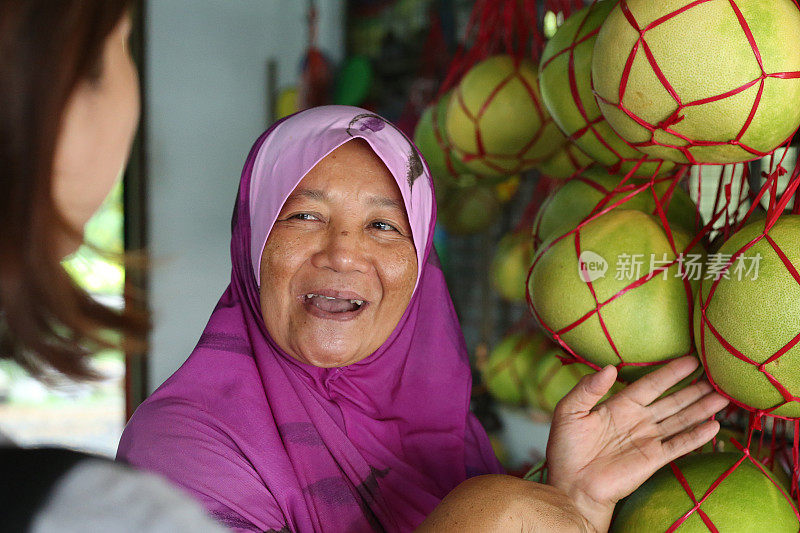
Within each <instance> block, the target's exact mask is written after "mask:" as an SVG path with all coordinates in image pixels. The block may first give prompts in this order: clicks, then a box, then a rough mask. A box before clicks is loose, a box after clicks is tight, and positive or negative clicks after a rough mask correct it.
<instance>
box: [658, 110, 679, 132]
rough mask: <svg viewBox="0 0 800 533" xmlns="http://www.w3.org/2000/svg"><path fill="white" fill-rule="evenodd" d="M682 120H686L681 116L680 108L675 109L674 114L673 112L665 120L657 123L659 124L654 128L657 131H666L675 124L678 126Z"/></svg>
mask: <svg viewBox="0 0 800 533" xmlns="http://www.w3.org/2000/svg"><path fill="white" fill-rule="evenodd" d="M684 118H686V116H685V115H681V109H680V108H678V109H676V110H675V112H674V113H672V114H671V115H670V116H668V117H667V118H665V119H664V120H662V121H661V122H659V123H658V124H657V125H656V128H658V129H662V130H666V129H667V128H669V127H670V126H674V125H675V124H678V123H679V122H681V121H682V120H683V119H684Z"/></svg>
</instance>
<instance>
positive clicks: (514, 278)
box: [491, 232, 533, 302]
mask: <svg viewBox="0 0 800 533" xmlns="http://www.w3.org/2000/svg"><path fill="white" fill-rule="evenodd" d="M532 260H533V241H532V240H531V236H530V235H528V233H527V232H517V233H509V234H508V235H506V236H505V237H503V238H502V239H500V242H499V243H498V244H497V250H496V251H495V253H494V259H493V260H492V266H491V276H492V286H493V287H494V289H495V290H496V291H497V292H498V293H499V294H500V296H502V297H503V298H505V299H506V300H509V301H512V302H524V301H525V282H526V281H527V279H528V270H529V269H530V267H531V262H532Z"/></svg>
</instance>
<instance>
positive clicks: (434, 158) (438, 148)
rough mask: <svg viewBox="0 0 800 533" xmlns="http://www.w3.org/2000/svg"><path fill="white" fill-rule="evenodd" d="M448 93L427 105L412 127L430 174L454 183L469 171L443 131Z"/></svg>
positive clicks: (448, 98) (415, 141)
mask: <svg viewBox="0 0 800 533" xmlns="http://www.w3.org/2000/svg"><path fill="white" fill-rule="evenodd" d="M450 94H451V93H447V94H445V95H444V96H443V97H442V98H441V99H440V100H439V102H437V103H436V104H433V105H430V106H428V107H427V108H426V109H425V111H424V112H423V113H422V116H421V117H420V118H419V122H417V127H416V128H415V129H414V144H416V145H417V148H419V150H420V152H422V155H423V156H424V157H425V161H427V162H428V167H430V169H431V175H433V176H434V177H435V178H436V179H437V180H440V181H442V182H445V183H454V182H455V181H456V180H457V179H458V176H459V175H461V174H469V173H470V172H469V170H468V169H467V168H466V167H465V166H464V164H463V163H461V161H460V160H459V159H458V157H456V156H455V154H453V150H452V147H451V146H450V143H449V141H448V140H447V136H446V135H445V132H444V120H445V116H446V114H447V106H448V104H449V102H450Z"/></svg>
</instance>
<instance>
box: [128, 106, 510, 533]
mask: <svg viewBox="0 0 800 533" xmlns="http://www.w3.org/2000/svg"><path fill="white" fill-rule="evenodd" d="M355 137H358V138H362V139H364V140H366V141H367V142H368V143H369V145H370V146H371V147H372V149H373V150H374V151H375V153H376V154H377V155H378V156H379V157H380V158H381V160H383V162H384V164H386V166H387V168H388V169H389V170H390V171H391V173H392V175H393V176H394V178H395V180H396V182H397V185H398V187H399V188H400V191H401V194H402V197H403V200H404V203H405V207H406V211H407V213H408V219H409V222H410V224H411V228H412V233H413V240H414V245H415V248H416V252H417V258H418V264H419V270H418V272H419V276H418V278H417V283H416V287H415V290H414V294H413V296H412V298H411V301H410V303H409V305H408V308H407V309H406V311H405V313H404V314H403V317H402V318H401V319H400V322H399V323H398V325H397V327H396V328H395V330H394V331H393V332H392V334H391V335H390V336H389V338H388V339H387V340H386V342H384V343H383V345H382V346H381V347H380V348H379V349H378V350H377V351H376V352H375V353H373V354H372V355H370V356H369V357H367V358H366V359H363V360H362V361H359V362H357V363H354V364H351V365H348V366H345V367H339V368H319V367H315V366H311V365H308V364H304V363H301V362H299V361H297V360H295V359H293V358H291V357H290V356H288V355H286V354H285V353H284V351H283V350H281V348H279V347H278V345H277V344H275V342H274V341H273V340H272V338H271V337H270V335H269V333H268V332H267V331H266V328H265V326H264V321H263V319H262V317H261V308H260V300H259V280H258V275H259V264H260V259H261V252H262V250H263V248H264V244H265V242H266V239H267V236H268V235H269V232H270V230H271V228H272V225H273V223H274V221H275V219H276V218H277V216H278V214H279V212H280V210H281V208H282V206H283V203H284V201H285V200H286V198H287V197H288V196H289V195H290V194H291V192H292V191H293V190H294V188H295V187H296V186H297V184H298V183H299V182H300V180H301V179H302V178H303V177H304V176H305V175H306V173H307V172H308V171H309V170H311V169H312V168H313V167H314V166H315V165H316V164H317V163H318V162H319V161H320V160H321V159H322V158H324V157H325V156H326V155H327V154H329V153H330V152H332V151H333V150H334V149H336V148H337V147H339V146H340V145H342V144H344V143H345V142H347V141H349V140H351V139H353V138H355ZM435 219H436V214H435V204H434V200H433V185H432V181H431V179H430V174H429V171H428V169H427V166H426V165H425V164H424V163H423V162H422V160H421V158H420V156H419V155H418V151H417V150H416V148H415V147H414V145H413V144H412V143H411V142H410V141H409V140H408V139H407V138H406V137H405V136H404V135H403V134H402V133H400V131H399V130H397V129H396V128H395V127H394V126H393V125H392V124H390V123H388V122H386V121H385V120H383V119H382V118H380V117H378V116H377V115H374V114H371V113H369V112H368V111H365V110H363V109H359V108H355V107H348V106H325V107H318V108H314V109H310V110H307V111H303V112H301V113H298V114H296V115H293V116H291V117H289V118H287V119H285V120H283V121H281V122H279V123H277V124H275V125H274V126H272V128H270V129H269V130H268V131H267V132H266V133H264V134H263V135H262V136H261V137H260V138H259V139H258V140H257V141H256V143H255V145H254V146H253V148H252V150H251V151H250V155H249V156H248V158H247V162H246V163H245V166H244V170H243V171H242V178H241V182H240V186H239V196H238V198H237V201H236V208H235V211H234V215H233V236H232V239H231V259H232V262H233V272H232V276H231V283H230V285H229V286H228V288H227V290H226V291H225V293H224V294H223V295H222V298H221V299H220V301H219V303H218V304H217V306H216V309H215V310H214V313H213V314H212V316H211V319H210V320H209V322H208V325H207V326H206V329H205V331H204V332H203V335H202V337H201V338H200V340H199V342H198V344H197V347H196V348H195V349H194V351H193V352H192V354H191V356H190V357H189V359H188V360H187V361H186V362H185V363H184V364H183V366H181V368H180V369H179V370H178V371H177V372H176V373H175V374H173V375H172V376H171V377H170V378H169V379H168V380H167V381H166V382H165V383H164V384H163V385H162V386H161V387H160V388H159V389H158V390H157V391H156V392H155V393H154V394H153V395H152V396H151V397H150V398H148V399H147V401H145V402H144V403H143V404H142V405H141V406H140V407H139V409H138V410H137V411H136V413H135V414H134V416H133V418H132V419H131V420H130V422H129V423H128V426H127V427H126V428H125V432H124V433H123V435H122V441H121V442H120V446H119V451H118V454H117V457H118V459H120V460H123V461H127V462H129V463H131V464H133V465H135V466H137V467H139V468H142V469H146V470H153V471H156V472H160V473H162V474H164V475H166V476H167V477H168V478H169V479H171V480H172V481H173V482H175V483H177V484H178V485H181V486H182V487H184V488H186V489H188V490H189V491H190V492H191V493H193V495H195V496H196V497H197V498H199V499H200V501H201V502H202V503H203V504H204V505H205V506H206V508H207V509H208V510H209V511H210V512H211V513H212V514H213V515H214V516H215V517H216V518H217V519H218V520H220V521H221V522H223V523H224V524H226V525H228V526H229V527H231V528H233V529H235V530H239V531H270V530H272V531H293V532H301V531H302V532H304V531H410V530H413V529H414V528H415V527H416V526H418V525H419V524H420V522H422V520H423V519H424V518H425V517H426V516H427V515H428V514H429V513H430V512H431V511H432V510H433V509H434V507H436V505H437V504H438V503H439V501H440V500H441V499H442V498H443V497H444V496H445V495H446V494H447V493H448V492H449V491H450V490H452V489H453V488H454V487H455V486H456V485H458V484H459V483H460V482H462V481H464V480H465V479H466V478H468V477H471V476H474V475H477V474H483V473H498V472H501V471H502V469H501V467H500V465H499V463H498V462H497V460H496V458H495V456H494V454H493V452H492V450H491V447H490V445H489V442H488V439H487V437H486V434H485V432H484V431H483V428H482V427H481V426H480V424H479V423H478V421H477V420H476V419H475V417H474V416H473V415H472V414H470V412H469V399H470V389H471V377H470V369H469V364H468V359H467V352H466V348H465V346H464V340H463V336H462V334H461V330H460V328H459V324H458V321H457V318H456V315H455V312H454V310H453V305H452V302H451V300H450V295H449V293H448V291H447V287H446V285H445V280H444V276H443V274H442V271H441V268H440V266H439V264H438V261H437V258H436V253H435V251H434V250H433V247H432V241H433V228H434V223H435Z"/></svg>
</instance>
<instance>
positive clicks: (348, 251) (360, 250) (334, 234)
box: [312, 227, 369, 273]
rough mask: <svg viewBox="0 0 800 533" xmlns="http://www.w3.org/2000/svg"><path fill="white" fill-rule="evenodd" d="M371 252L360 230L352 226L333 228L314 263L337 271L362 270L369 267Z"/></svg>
mask: <svg viewBox="0 0 800 533" xmlns="http://www.w3.org/2000/svg"><path fill="white" fill-rule="evenodd" d="M368 255H369V252H368V250H366V243H365V242H364V239H363V236H362V235H361V234H360V232H358V231H356V230H354V229H352V228H341V227H340V228H335V229H334V228H331V230H330V231H329V232H328V235H327V238H326V239H325V242H324V244H323V246H322V248H321V249H320V250H319V251H318V252H317V253H316V254H314V256H313V257H312V264H314V266H316V267H318V268H328V269H330V270H334V271H336V272H342V273H345V272H362V273H366V272H367V269H368V268H369V261H368Z"/></svg>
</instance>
